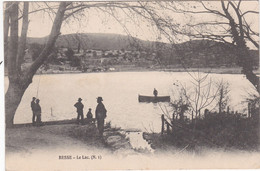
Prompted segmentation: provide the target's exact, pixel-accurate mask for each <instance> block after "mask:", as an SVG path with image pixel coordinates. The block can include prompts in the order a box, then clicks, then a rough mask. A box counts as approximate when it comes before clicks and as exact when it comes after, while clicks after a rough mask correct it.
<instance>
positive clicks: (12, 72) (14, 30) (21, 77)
mask: <svg viewBox="0 0 260 171" xmlns="http://www.w3.org/2000/svg"><path fill="white" fill-rule="evenodd" d="M66 7H67V2H61V3H60V6H59V9H58V11H57V14H56V17H55V20H54V23H53V26H52V31H51V34H50V36H49V39H48V42H47V44H46V46H45V48H44V50H43V51H42V53H41V54H40V56H39V57H38V58H37V60H36V61H35V62H34V63H33V64H32V66H31V67H30V68H29V69H28V70H25V71H23V72H22V74H21V72H18V71H19V67H20V66H19V65H17V62H18V61H17V56H19V54H18V50H17V49H18V2H13V3H12V6H10V20H11V29H10V42H9V43H8V58H7V59H8V78H9V87H8V90H7V92H6V94H5V109H6V110H5V116H6V127H7V128H9V127H12V125H13V122H14V116H15V112H16V110H17V108H18V106H19V104H20V102H21V99H22V97H23V94H24V92H25V90H26V89H27V87H28V86H29V85H30V83H31V82H32V78H33V76H34V74H35V72H36V71H37V69H38V68H39V67H40V66H41V65H42V64H43V62H44V61H45V60H46V59H47V57H48V56H49V54H50V51H51V49H52V47H53V46H54V44H55V41H56V39H57V38H58V35H59V34H60V28H61V24H62V21H63V17H64V13H65V10H66ZM25 8H28V4H27V5H26V7H25ZM25 10H28V9H25ZM26 20H27V19H26ZM26 22H27V21H25V24H28V23H26ZM26 27H28V26H26ZM23 29H24V30H25V31H23V32H24V33H25V32H27V29H26V28H23ZM23 37H24V38H26V34H25V35H23ZM21 42H22V40H21ZM20 48H21V49H23V48H24V47H20ZM20 52H21V51H20Z"/></svg>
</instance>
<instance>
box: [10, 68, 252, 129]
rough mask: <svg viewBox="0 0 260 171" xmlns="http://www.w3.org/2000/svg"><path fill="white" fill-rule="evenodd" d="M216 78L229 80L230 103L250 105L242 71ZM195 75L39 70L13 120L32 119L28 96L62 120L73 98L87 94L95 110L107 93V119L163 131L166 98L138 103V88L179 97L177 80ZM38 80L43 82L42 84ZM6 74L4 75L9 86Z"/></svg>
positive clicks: (45, 114)
mask: <svg viewBox="0 0 260 171" xmlns="http://www.w3.org/2000/svg"><path fill="white" fill-rule="evenodd" d="M208 78H212V79H213V80H218V81H219V80H222V79H223V80H224V81H228V82H229V85H230V90H231V91H230V105H231V109H233V110H237V111H243V110H246V108H247V104H246V103H242V104H241V102H242V101H244V100H245V98H246V97H248V93H249V92H253V89H252V85H251V84H250V82H249V81H248V80H247V79H246V78H245V77H244V76H243V75H231V74H210V75H209V76H208ZM190 80H191V76H190V75H189V74H187V73H186V72H120V73H118V72H111V73H82V74H57V75H36V76H35V77H34V78H33V83H32V84H31V85H30V86H29V87H28V89H27V90H26V92H25V94H24V96H23V99H22V101H21V104H20V105H19V107H18V109H17V112H16V115H15V119H14V122H15V123H28V122H31V118H32V112H31V108H30V102H31V99H32V97H33V96H36V95H37V87H39V89H38V98H39V99H40V105H41V107H42V120H43V121H49V120H61V119H71V118H76V116H77V114H76V109H75V107H74V104H75V103H76V102H77V99H78V98H79V97H81V98H82V99H83V101H82V102H83V104H84V106H85V108H84V115H85V116H86V113H87V111H88V108H92V113H93V114H94V111H95V107H96V105H97V103H96V98H97V97H98V96H102V97H103V100H104V101H103V103H104V105H105V106H106V108H107V111H108V113H107V119H106V121H107V122H108V121H111V124H112V125H113V126H119V127H122V128H125V129H129V128H133V129H140V130H141V131H155V132H158V131H160V128H161V120H160V117H161V114H162V113H163V112H162V109H163V110H164V112H166V111H168V112H169V113H170V112H171V111H170V110H171V108H170V107H169V105H168V104H167V103H158V104H153V103H139V102H138V94H142V95H152V93H153V89H154V88H156V89H157V90H158V92H159V94H158V95H170V96H171V99H175V98H177V97H176V94H178V93H177V88H176V86H174V85H173V83H176V82H177V83H182V84H183V85H186V86H191V85H192V84H191V83H190ZM38 85H39V86H38ZM7 87H8V78H7V77H5V91H7Z"/></svg>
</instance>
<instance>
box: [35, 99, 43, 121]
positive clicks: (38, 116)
mask: <svg viewBox="0 0 260 171" xmlns="http://www.w3.org/2000/svg"><path fill="white" fill-rule="evenodd" d="M39 103H40V100H39V99H36V103H35V106H34V107H35V115H36V124H37V125H40V124H41V122H42V120H41V113H42V109H41V106H40V104H39Z"/></svg>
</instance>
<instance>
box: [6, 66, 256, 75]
mask: <svg viewBox="0 0 260 171" xmlns="http://www.w3.org/2000/svg"><path fill="white" fill-rule="evenodd" d="M111 67H112V66H111ZM112 68H116V69H115V70H114V71H95V72H82V71H80V70H65V71H60V70H47V71H44V72H43V71H37V72H36V74H35V75H59V74H86V73H115V72H116V73H119V72H122V73H123V72H198V71H200V72H204V73H212V74H242V73H241V70H242V68H241V67H231V68H227V67H219V68H187V69H184V68H182V67H167V68H145V67H129V66H123V65H120V66H113V67H112ZM253 72H254V73H255V74H257V75H260V70H259V69H258V70H254V71H253ZM4 76H8V74H7V73H6V72H5V74H4Z"/></svg>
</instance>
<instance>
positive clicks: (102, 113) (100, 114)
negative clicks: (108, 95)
mask: <svg viewBox="0 0 260 171" xmlns="http://www.w3.org/2000/svg"><path fill="white" fill-rule="evenodd" d="M102 101H103V99H102V97H98V98H97V103H98V105H97V107H96V111H95V115H96V120H97V127H98V131H99V134H100V135H101V136H102V135H103V132H104V123H105V118H106V117H107V110H106V108H105V106H104V104H103V103H102Z"/></svg>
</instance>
